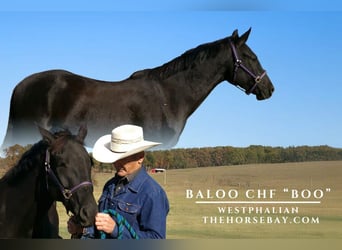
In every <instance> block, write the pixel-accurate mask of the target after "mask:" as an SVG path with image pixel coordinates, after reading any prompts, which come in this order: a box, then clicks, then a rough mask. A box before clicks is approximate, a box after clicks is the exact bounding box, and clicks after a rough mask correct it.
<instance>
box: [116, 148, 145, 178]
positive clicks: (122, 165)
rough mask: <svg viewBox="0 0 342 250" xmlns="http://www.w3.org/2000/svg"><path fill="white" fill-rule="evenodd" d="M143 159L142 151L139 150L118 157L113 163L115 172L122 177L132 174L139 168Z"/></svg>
mask: <svg viewBox="0 0 342 250" xmlns="http://www.w3.org/2000/svg"><path fill="white" fill-rule="evenodd" d="M143 160H144V152H140V153H137V154H134V155H131V156H128V157H126V158H123V159H120V160H118V161H116V162H114V163H113V165H114V167H115V169H116V172H117V174H118V175H119V176H121V177H124V176H126V175H129V174H132V173H133V172H135V171H136V170H138V169H139V168H141V164H142V162H143Z"/></svg>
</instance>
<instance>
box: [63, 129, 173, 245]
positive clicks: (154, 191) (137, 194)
mask: <svg viewBox="0 0 342 250" xmlns="http://www.w3.org/2000/svg"><path fill="white" fill-rule="evenodd" d="M159 144H160V143H157V142H152V141H146V140H144V137H143V129H142V128H141V127H139V126H135V125H122V126H119V127H117V128H115V129H114V130H113V131H112V134H111V135H105V136H102V137H101V138H99V139H98V140H97V141H96V143H95V145H94V147H93V157H94V158H95V159H96V160H97V161H99V162H103V163H113V166H114V167H115V169H116V174H115V176H114V177H113V178H112V179H110V180H109V181H108V182H107V183H106V184H105V186H104V188H103V192H102V195H101V197H100V200H99V213H97V215H96V217H95V225H94V227H89V228H83V229H81V228H80V227H79V226H77V225H75V223H74V222H73V220H72V219H71V220H69V222H68V230H69V232H70V233H71V234H74V233H76V232H82V235H83V236H82V238H114V239H117V238H119V239H130V238H139V239H143V238H145V239H146V238H150V239H151V238H159V239H163V238H165V237H166V216H167V214H168V212H169V202H168V199H167V196H166V193H165V192H164V190H163V189H162V188H161V187H160V185H159V184H158V183H157V182H156V181H155V180H154V179H153V178H152V177H151V176H149V175H148V173H147V172H146V170H145V168H144V167H143V165H142V163H143V161H144V155H145V153H144V150H146V149H149V148H151V147H154V146H156V145H159Z"/></svg>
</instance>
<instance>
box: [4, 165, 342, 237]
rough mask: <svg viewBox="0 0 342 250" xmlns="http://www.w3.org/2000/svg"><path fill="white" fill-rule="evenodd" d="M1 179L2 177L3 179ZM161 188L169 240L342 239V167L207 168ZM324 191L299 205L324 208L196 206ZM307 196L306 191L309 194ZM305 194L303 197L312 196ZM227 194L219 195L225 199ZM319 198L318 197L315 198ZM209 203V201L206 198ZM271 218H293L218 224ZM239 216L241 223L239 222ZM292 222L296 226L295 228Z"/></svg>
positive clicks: (176, 175) (164, 177)
mask: <svg viewBox="0 0 342 250" xmlns="http://www.w3.org/2000/svg"><path fill="white" fill-rule="evenodd" d="M113 174H114V173H94V175H93V178H94V183H95V193H94V195H95V197H96V199H97V198H98V197H99V196H100V193H101V191H102V187H103V185H104V183H105V181H106V180H108V179H109V178H111V177H112V176H113ZM1 175H2V174H1V173H0V176H1ZM152 176H153V178H155V179H156V180H157V181H158V182H159V183H160V184H161V186H162V187H163V188H164V189H165V190H166V192H167V195H168V198H169V201H170V212H169V215H168V220H167V238H168V239H210V238H215V239H219V238H220V239H240V238H252V239H255V238H256V239H260V238H262V239H271V238H272V239H290V238H291V239H342V198H341V197H342V181H341V176H342V162H341V161H335V162H334V161H331V162H304V163H288V164H258V165H242V166H223V167H208V168H197V169H182V170H169V171H167V173H166V174H163V173H159V174H153V175H152ZM285 188H288V189H289V190H291V189H298V190H310V191H311V192H312V193H311V194H312V195H313V191H314V190H322V191H323V192H324V193H323V197H322V198H321V199H315V198H313V197H311V198H308V199H305V198H302V199H300V200H305V201H312V200H313V201H320V202H321V203H319V204H282V205H280V204H197V203H196V201H203V200H219V201H237V200H239V201H246V200H247V201H285V200H287V201H298V200H299V199H291V193H290V192H284V189H285ZM187 189H191V190H193V193H194V196H196V195H197V196H198V199H195V198H192V199H187V198H186V190H187ZM248 189H252V190H255V193H254V194H257V190H261V191H264V190H266V191H265V192H267V196H268V197H260V199H257V198H254V199H251V200H249V199H247V198H246V197H245V195H244V194H245V192H246V190H248ZM271 189H275V190H276V191H275V196H274V197H273V198H270V197H269V195H270V193H269V192H270V190H271ZM199 190H200V191H201V194H202V195H203V196H206V195H207V190H210V191H211V193H210V195H211V196H215V191H216V190H220V191H219V192H223V191H222V190H225V191H226V192H228V191H229V190H236V191H237V192H238V194H239V197H237V198H236V199H230V198H229V197H228V198H227V197H226V198H225V199H219V198H215V199H214V198H212V199H211V198H209V199H199V198H200V197H199V196H200V195H199V194H198V192H199ZM305 192H306V191H305ZM305 192H304V195H307V194H308V193H307V192H306V193H305ZM221 194H222V193H219V195H221ZM316 194H318V193H316ZM204 198H205V197H204ZM218 207H225V208H228V207H231V209H233V208H234V207H237V208H239V209H240V210H241V207H247V208H249V207H252V208H256V207H258V208H260V207H263V208H266V207H268V208H271V207H276V208H278V207H282V208H283V209H285V208H289V209H291V208H292V207H297V208H298V213H295V214H265V213H264V214H260V213H255V212H252V213H250V214H246V213H245V214H243V213H241V212H240V213H238V214H231V213H227V212H226V213H223V214H220V213H219V211H218ZM58 212H59V215H60V234H61V236H62V237H63V238H70V236H69V234H68V233H67V231H66V221H67V219H68V217H67V215H66V213H65V209H64V207H63V206H62V205H61V204H60V203H59V204H58ZM203 216H208V218H209V217H212V218H216V220H217V222H216V223H204V222H203ZM248 216H249V217H256V218H257V219H258V218H260V217H266V216H270V217H272V218H273V219H274V218H275V217H277V216H278V217H281V216H286V217H288V221H287V223H281V224H274V223H255V224H254V223H236V222H235V223H218V221H219V220H220V217H222V218H223V219H224V220H226V218H227V217H230V218H232V219H233V220H237V219H239V218H240V217H243V218H244V217H248ZM238 217H239V218H238ZM294 217H298V218H301V219H303V218H304V219H312V218H313V219H317V218H318V220H319V223H317V221H315V222H314V223H306V221H305V223H303V222H301V223H299V224H297V223H294V222H293V218H294ZM290 222H291V223H290Z"/></svg>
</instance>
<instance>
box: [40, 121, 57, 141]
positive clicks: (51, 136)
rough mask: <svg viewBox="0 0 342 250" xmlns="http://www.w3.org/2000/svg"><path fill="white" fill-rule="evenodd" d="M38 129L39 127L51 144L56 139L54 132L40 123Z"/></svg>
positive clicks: (44, 137)
mask: <svg viewBox="0 0 342 250" xmlns="http://www.w3.org/2000/svg"><path fill="white" fill-rule="evenodd" d="M38 129H39V133H40V134H41V135H42V137H43V139H44V140H46V141H48V142H49V144H51V143H52V142H54V141H55V137H54V136H53V134H52V133H51V132H50V131H48V130H46V129H45V128H43V127H41V126H39V125H38Z"/></svg>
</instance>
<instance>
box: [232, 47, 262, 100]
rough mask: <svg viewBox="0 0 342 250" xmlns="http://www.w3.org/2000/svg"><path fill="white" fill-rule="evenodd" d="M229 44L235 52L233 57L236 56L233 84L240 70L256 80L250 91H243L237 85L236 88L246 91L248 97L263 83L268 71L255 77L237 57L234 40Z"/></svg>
mask: <svg viewBox="0 0 342 250" xmlns="http://www.w3.org/2000/svg"><path fill="white" fill-rule="evenodd" d="M229 44H230V47H231V48H232V52H233V56H234V61H235V62H234V75H233V82H235V78H236V73H237V71H238V69H239V68H241V69H242V70H244V71H245V72H246V73H247V74H248V75H250V76H251V77H253V79H254V84H253V86H252V87H251V88H250V89H248V90H244V89H241V88H240V87H239V86H238V85H235V86H236V87H238V88H239V89H241V90H242V91H244V92H245V93H246V94H247V95H249V94H250V93H252V92H253V91H254V89H255V88H256V87H257V85H258V83H259V82H261V80H262V78H263V77H264V76H265V75H266V71H264V72H263V73H262V74H261V75H255V74H254V73H253V72H251V71H250V70H249V69H248V68H247V67H246V66H245V65H243V64H242V60H241V59H239V57H238V55H237V51H236V48H235V45H234V43H233V42H232V40H229Z"/></svg>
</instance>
